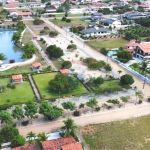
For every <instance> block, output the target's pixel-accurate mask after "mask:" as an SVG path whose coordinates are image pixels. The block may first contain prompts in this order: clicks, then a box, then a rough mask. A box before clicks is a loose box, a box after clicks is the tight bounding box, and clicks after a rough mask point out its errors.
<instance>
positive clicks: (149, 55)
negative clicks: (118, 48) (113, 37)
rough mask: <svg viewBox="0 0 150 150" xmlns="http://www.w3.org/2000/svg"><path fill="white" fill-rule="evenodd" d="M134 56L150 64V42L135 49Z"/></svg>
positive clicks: (142, 43) (140, 44)
mask: <svg viewBox="0 0 150 150" xmlns="http://www.w3.org/2000/svg"><path fill="white" fill-rule="evenodd" d="M133 56H134V57H136V58H139V59H141V60H144V61H148V62H150V42H141V43H139V44H138V45H137V46H136V48H135V49H134V52H133Z"/></svg>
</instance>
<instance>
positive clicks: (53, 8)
mask: <svg viewBox="0 0 150 150" xmlns="http://www.w3.org/2000/svg"><path fill="white" fill-rule="evenodd" d="M45 12H46V13H56V12H57V9H56V8H55V7H50V8H46V9H45Z"/></svg>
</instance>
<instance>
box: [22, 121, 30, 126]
mask: <svg viewBox="0 0 150 150" xmlns="http://www.w3.org/2000/svg"><path fill="white" fill-rule="evenodd" d="M21 124H22V125H23V126H27V125H28V124H29V121H28V120H27V121H23V122H21Z"/></svg>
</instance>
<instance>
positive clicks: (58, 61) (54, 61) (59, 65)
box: [51, 60, 62, 70]
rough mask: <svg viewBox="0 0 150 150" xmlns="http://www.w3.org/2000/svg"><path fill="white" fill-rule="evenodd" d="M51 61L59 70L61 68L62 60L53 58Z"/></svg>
mask: <svg viewBox="0 0 150 150" xmlns="http://www.w3.org/2000/svg"><path fill="white" fill-rule="evenodd" d="M51 61H52V63H53V64H54V65H55V67H56V68H57V69H58V70H59V69H61V64H62V62H61V61H60V60H51Z"/></svg>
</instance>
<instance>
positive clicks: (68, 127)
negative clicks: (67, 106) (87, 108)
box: [61, 118, 79, 138]
mask: <svg viewBox="0 0 150 150" xmlns="http://www.w3.org/2000/svg"><path fill="white" fill-rule="evenodd" d="M63 122H64V126H62V127H61V129H63V130H64V135H63V136H64V137H68V136H72V137H74V138H77V135H76V134H77V131H78V129H79V126H77V125H76V124H75V123H74V120H73V119H71V118H68V119H66V120H64V121H63Z"/></svg>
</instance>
